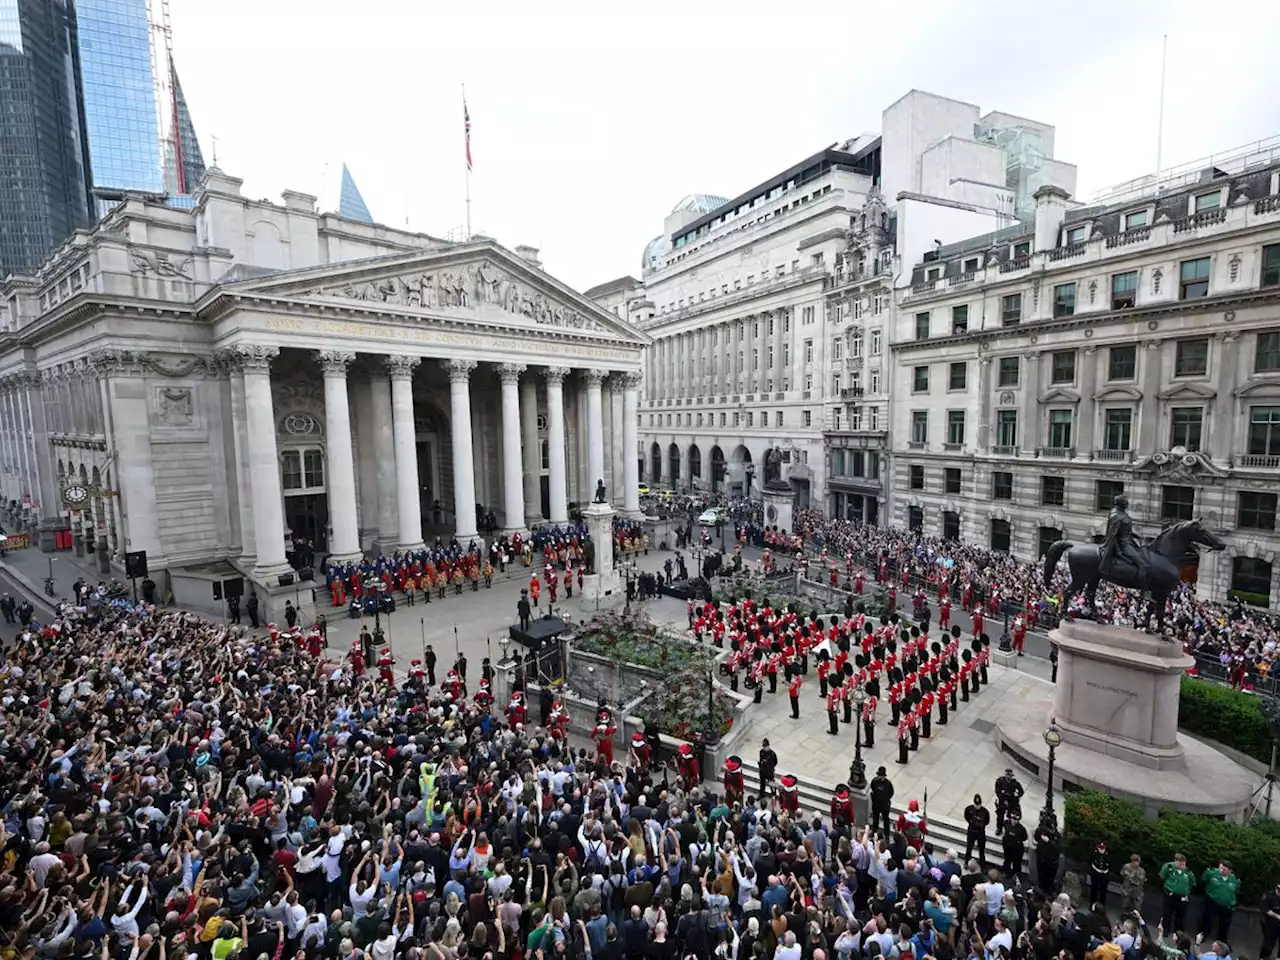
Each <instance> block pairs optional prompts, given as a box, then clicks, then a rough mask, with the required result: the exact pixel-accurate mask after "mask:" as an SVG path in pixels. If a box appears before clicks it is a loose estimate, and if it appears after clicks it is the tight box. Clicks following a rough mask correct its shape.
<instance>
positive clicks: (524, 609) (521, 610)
mask: <svg viewBox="0 0 1280 960" xmlns="http://www.w3.org/2000/svg"><path fill="white" fill-rule="evenodd" d="M516 613H517V614H519V616H520V629H521V630H523V631H525V632H526V633H528V632H529V618H530V616H531V613H532V611H531V610H530V608H529V591H528V590H527V589H526V590H521V591H520V599H519V600H518V601H517V602H516Z"/></svg>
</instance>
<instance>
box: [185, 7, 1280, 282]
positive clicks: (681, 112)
mask: <svg viewBox="0 0 1280 960" xmlns="http://www.w3.org/2000/svg"><path fill="white" fill-rule="evenodd" d="M171 11H172V24H173V34H174V50H175V57H176V61H177V65H178V72H179V75H180V76H181V79H182V85H183V88H184V91H185V93H186V96H187V101H188V103H189V105H190V108H191V112H192V116H193V119H194V121H195V125H196V129H197V131H198V133H199V135H200V139H201V144H202V147H203V148H204V151H205V157H206V161H207V160H208V159H209V154H210V148H211V146H212V138H213V137H216V138H217V153H218V162H219V165H220V166H221V167H222V168H223V169H224V170H226V171H227V172H229V173H233V174H235V175H237V176H241V177H243V178H244V180H245V192H246V194H247V195H249V196H250V197H254V198H258V197H270V198H274V199H277V200H278V198H279V194H280V191H281V190H282V189H285V188H295V189H301V190H309V191H311V192H319V193H320V194H321V196H322V206H323V207H326V208H328V209H333V208H335V207H336V196H337V188H336V183H337V176H338V171H339V170H340V167H341V164H342V163H343V162H344V161H345V162H346V163H347V164H348V165H349V166H350V168H351V171H352V174H353V176H354V177H355V180H356V183H357V184H358V185H359V187H360V189H361V191H362V193H363V194H364V197H365V200H366V202H367V203H368V205H369V209H370V211H371V212H372V214H373V216H374V219H376V220H378V221H380V222H383V223H387V224H393V225H396V226H402V225H404V223H405V222H406V217H407V221H408V223H409V225H410V226H411V227H412V228H413V229H415V230H421V231H425V232H429V233H434V234H439V235H443V234H446V233H448V232H449V231H450V230H453V229H457V228H460V227H461V226H462V224H463V223H464V222H465V216H466V211H465V205H464V202H463V197H464V186H465V167H464V163H463V124H462V86H463V84H464V83H465V84H466V91H467V102H468V105H469V107H470V110H471V120H472V155H473V158H474V164H475V169H474V172H473V174H472V184H471V196H472V226H473V229H474V230H475V231H476V232H484V233H487V234H488V235H490V236H492V237H494V238H495V239H497V240H499V241H500V242H501V243H503V244H505V245H507V246H508V247H514V246H515V245H517V244H520V243H529V244H533V245H536V246H539V247H541V249H542V257H543V262H544V263H545V265H546V267H547V269H548V270H549V271H551V272H552V273H553V274H555V275H556V276H558V277H559V278H561V279H562V280H564V281H566V282H568V283H570V284H572V285H573V286H575V287H577V288H579V289H585V288H586V287H589V286H591V285H593V284H596V283H601V282H604V281H606V280H610V279H613V278H615V277H618V276H621V275H623V274H627V273H630V274H633V275H635V276H639V271H640V254H641V250H642V249H643V247H644V245H645V243H646V242H647V241H648V240H649V239H650V238H651V237H653V236H655V235H656V234H658V233H659V232H660V231H661V226H662V219H663V217H664V216H665V215H666V214H667V213H668V212H669V211H670V209H671V208H672V206H674V205H675V203H676V202H677V201H678V200H679V199H680V198H681V197H683V196H684V195H685V194H688V193H695V192H699V193H713V194H721V195H725V196H732V195H734V194H736V193H739V192H741V191H743V190H746V189H749V188H750V187H751V186H753V185H754V184H755V183H757V182H759V181H761V180H763V179H765V178H767V177H768V176H770V175H771V174H773V173H776V172H778V171H780V170H782V169H784V168H785V167H787V166H789V165H791V164H793V163H795V162H797V161H798V160H800V159H803V158H804V157H805V156H807V155H809V154H811V153H813V152H815V151H817V150H820V149H822V148H823V147H825V146H827V145H828V144H831V143H833V142H835V141H838V140H842V139H846V138H848V137H850V136H853V135H855V134H857V133H860V132H863V131H877V132H878V131H879V128H880V115H881V111H882V110H883V109H884V108H885V107H886V106H888V105H889V104H890V103H892V102H893V101H894V100H896V99H897V98H898V97H900V96H901V95H902V94H903V93H905V92H906V91H908V90H910V89H912V88H913V87H914V88H919V89H922V90H928V91H931V92H934V93H938V94H942V95H946V96H950V97H953V98H956V99H959V100H967V101H970V102H972V103H975V104H977V105H978V106H980V107H981V108H982V110H983V111H984V112H985V111H986V110H989V109H998V110H1002V111H1006V112H1009V113H1014V114H1019V115H1022V116H1026V117H1031V118H1034V119H1037V120H1041V121H1044V122H1046V123H1051V124H1054V125H1056V127H1057V143H1056V151H1055V152H1056V155H1057V157H1058V158H1059V159H1062V160H1066V161H1068V162H1073V163H1075V164H1077V165H1078V167H1079V192H1080V194H1081V195H1082V196H1083V195H1087V194H1088V193H1090V192H1092V191H1095V190H1098V189H1101V188H1102V187H1105V186H1108V185H1110V184H1112V183H1116V182H1119V181H1123V180H1127V179H1129V178H1131V177H1136V176H1141V175H1143V174H1145V173H1149V172H1151V171H1153V170H1154V169H1155V166H1156V140H1157V137H1156V129H1157V117H1158V112H1159V87H1160V51H1161V36H1162V34H1165V33H1167V34H1168V64H1169V66H1168V76H1167V82H1166V93H1165V124H1164V165H1165V166H1169V165H1171V164H1176V163H1179V162H1183V161H1189V160H1193V159H1196V158H1199V157H1203V156H1205V155H1207V154H1210V153H1212V152H1215V151H1223V150H1227V149H1229V148H1232V147H1236V146H1239V145H1241V144H1244V143H1246V142H1248V141H1250V140H1258V139H1262V138H1265V137H1269V136H1271V135H1273V134H1277V133H1280V70H1278V69H1276V63H1277V62H1278V61H1280V29H1277V28H1278V27H1280V2H1277V0H1244V2H1240V3H1234V4H1230V5H1226V6H1222V7H1213V6H1211V5H1210V6H1206V5H1205V4H1204V3H1203V2H1199V0H1186V2H1184V0H1163V2H1162V0H1150V2H1131V0H1071V2H1069V3H1068V2H1047V3H1046V2H1035V0H1022V2H1013V0H975V2H970V3H952V4H936V3H931V4H900V3H869V2H866V0H832V2H828V0H810V2H808V3H803V4H789V3H759V2H756V0H737V2H727V3H722V2H718V0H717V2H710V0H684V2H666V0H651V2H649V3H646V4H636V3H627V2H620V0H611V2H604V3H601V2H581V3H579V2H576V0H575V2H560V0H544V2H542V3H527V2H525V3H517V2H508V0H483V2H479V3H449V4H442V3H439V2H432V0H416V2H413V0H404V2H402V0H363V2H359V0H217V2H211V0H171Z"/></svg>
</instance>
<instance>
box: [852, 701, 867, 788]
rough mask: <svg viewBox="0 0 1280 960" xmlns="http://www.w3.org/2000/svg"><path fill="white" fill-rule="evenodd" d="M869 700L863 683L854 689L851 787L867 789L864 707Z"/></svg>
mask: <svg viewBox="0 0 1280 960" xmlns="http://www.w3.org/2000/svg"><path fill="white" fill-rule="evenodd" d="M866 702H867V691H866V690H865V689H863V687H862V685H861V684H859V685H858V686H856V687H854V689H853V730H854V734H853V763H851V764H849V788H850V789H851V790H865V789H867V765H866V764H865V763H863V762H862V707H863V705H864V704H866Z"/></svg>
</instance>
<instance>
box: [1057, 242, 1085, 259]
mask: <svg viewBox="0 0 1280 960" xmlns="http://www.w3.org/2000/svg"><path fill="white" fill-rule="evenodd" d="M1085 247H1086V245H1085V244H1083V243H1072V244H1068V245H1067V246H1065V247H1054V248H1053V249H1052V250H1050V251H1049V261H1050V262H1051V263H1052V262H1056V261H1058V260H1073V259H1075V258H1076V257H1082V256H1084V251H1085Z"/></svg>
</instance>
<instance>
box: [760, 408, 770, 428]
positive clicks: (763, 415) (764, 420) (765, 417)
mask: <svg viewBox="0 0 1280 960" xmlns="http://www.w3.org/2000/svg"><path fill="white" fill-rule="evenodd" d="M768 425H769V411H768V410H761V411H760V426H762V427H767V426H768Z"/></svg>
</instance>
